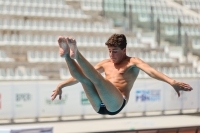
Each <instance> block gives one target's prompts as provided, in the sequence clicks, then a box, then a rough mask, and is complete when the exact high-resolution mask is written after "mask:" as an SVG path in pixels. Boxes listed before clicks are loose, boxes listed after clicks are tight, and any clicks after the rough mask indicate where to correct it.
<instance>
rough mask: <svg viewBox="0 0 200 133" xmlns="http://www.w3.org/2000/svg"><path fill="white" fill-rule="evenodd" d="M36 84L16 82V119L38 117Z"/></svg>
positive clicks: (14, 94)
mask: <svg viewBox="0 0 200 133" xmlns="http://www.w3.org/2000/svg"><path fill="white" fill-rule="evenodd" d="M36 88H37V86H36V83H35V82H23V83H21V82H14V83H13V88H12V92H13V93H12V95H13V96H12V97H13V110H14V112H13V115H14V118H35V117H37V104H36V103H37V93H36Z"/></svg>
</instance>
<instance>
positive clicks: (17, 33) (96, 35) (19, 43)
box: [0, 0, 200, 80]
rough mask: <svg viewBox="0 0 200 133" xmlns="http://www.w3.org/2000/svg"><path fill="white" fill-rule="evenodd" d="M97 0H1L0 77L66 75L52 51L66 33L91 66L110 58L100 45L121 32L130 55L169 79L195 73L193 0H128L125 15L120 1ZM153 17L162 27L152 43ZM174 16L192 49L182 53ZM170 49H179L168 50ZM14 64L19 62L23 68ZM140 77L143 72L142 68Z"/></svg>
mask: <svg viewBox="0 0 200 133" xmlns="http://www.w3.org/2000/svg"><path fill="white" fill-rule="evenodd" d="M102 2H103V0H75V1H72V0H66V1H64V0H58V1H55V0H42V1H39V0H33V1H32V0H28V1H23V0H8V1H0V48H1V51H0V62H3V64H1V65H0V68H1V78H0V79H1V80H5V79H6V80H34V79H35V80H36V79H42V80H58V79H65V78H67V77H69V76H70V74H69V72H68V70H67V68H66V65H65V62H64V59H62V58H60V57H59V54H58V51H57V50H55V48H56V47H57V37H58V36H59V35H66V33H67V35H72V36H74V37H75V38H76V39H77V43H78V45H79V49H80V51H81V52H82V54H83V55H84V56H85V57H86V58H87V59H88V60H89V61H90V62H91V63H92V64H93V65H94V64H96V63H97V62H99V61H101V60H103V59H105V58H108V57H109V56H108V53H107V50H106V47H105V44H104V43H105V42H106V40H107V39H108V37H109V36H110V35H111V34H113V33H124V34H125V35H126V36H127V42H128V50H127V53H128V55H129V56H135V57H139V58H141V59H143V60H144V61H146V62H148V63H150V65H152V66H153V67H155V68H157V69H158V70H160V71H162V72H164V73H166V74H169V76H172V77H182V78H185V77H199V70H200V68H199V56H198V54H196V53H198V52H196V53H195V52H193V49H195V50H198V49H199V47H200V45H199V42H200V41H199V39H198V36H199V35H200V32H199V27H198V24H199V22H200V18H199V14H198V11H196V12H195V13H193V12H194V10H197V8H195V7H194V6H192V5H194V3H195V2H196V5H198V4H197V3H198V2H197V1H187V0H176V1H173V0H170V1H166V0H150V1H148V2H147V1H144V0H127V1H126V3H125V6H126V14H127V15H126V17H124V16H123V13H124V8H123V7H124V1H119V0H118V1H112V0H104V5H103V4H102ZM102 5H103V6H102ZM130 5H131V6H132V8H131V9H130V8H129V7H130ZM77 7H79V8H77ZM103 11H104V12H105V15H104V16H103V15H102V12H103ZM130 11H131V12H132V14H133V21H132V23H133V27H132V29H131V31H129V30H128V28H129V27H127V26H125V25H127V24H128V17H127V16H128V14H129V13H130ZM152 13H153V18H152ZM191 13H192V15H191ZM117 18H118V19H117ZM122 18H123V19H122ZM157 19H159V20H160V22H161V25H162V26H161V36H162V39H161V42H160V44H158V43H157V42H156V39H157V38H156V31H152V29H151V26H150V23H151V22H152V21H153V22H154V24H153V25H154V30H155V26H156V25H157V24H156V22H157ZM178 20H180V21H181V24H182V27H181V32H180V33H181V35H182V36H184V35H185V33H186V32H187V35H188V36H189V38H190V41H189V44H190V45H191V47H190V49H189V52H187V53H186V55H184V49H183V47H182V46H179V45H178V46H177V44H176V41H177V39H176V37H173V36H177V35H178V30H179V29H178V26H177V22H178ZM123 21H124V22H123ZM72 27H73V28H72ZM182 44H183V38H182ZM174 47H175V49H176V48H177V49H178V51H179V52H177V51H176V50H174V52H173V49H174ZM49 64H51V65H49ZM8 65H9V66H12V67H10V68H9V67H7V66H8ZM18 66H22V67H23V71H22V70H21V69H18ZM44 66H48V69H45V67H44ZM65 69H66V70H65ZM139 78H148V76H147V75H146V74H145V73H143V72H141V73H140V75H139Z"/></svg>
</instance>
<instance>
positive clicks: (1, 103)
mask: <svg viewBox="0 0 200 133" xmlns="http://www.w3.org/2000/svg"><path fill="white" fill-rule="evenodd" d="M11 87H12V84H10V82H5V83H3V82H1V83H0V119H12V118H13V117H12V111H13V110H12V106H13V104H12V102H13V97H12V93H11Z"/></svg>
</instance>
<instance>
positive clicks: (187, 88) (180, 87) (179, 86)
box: [172, 80, 193, 97]
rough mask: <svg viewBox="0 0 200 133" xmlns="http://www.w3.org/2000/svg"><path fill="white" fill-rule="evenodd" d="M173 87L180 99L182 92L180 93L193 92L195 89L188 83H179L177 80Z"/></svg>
mask: <svg viewBox="0 0 200 133" xmlns="http://www.w3.org/2000/svg"><path fill="white" fill-rule="evenodd" d="M172 87H173V88H174V89H175V91H176V92H177V94H178V97H180V92H179V91H191V90H193V88H192V87H191V86H190V85H189V84H186V83H183V82H177V81H175V80H174V82H173V84H172Z"/></svg>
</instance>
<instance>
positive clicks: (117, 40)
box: [105, 34, 127, 49]
mask: <svg viewBox="0 0 200 133" xmlns="http://www.w3.org/2000/svg"><path fill="white" fill-rule="evenodd" d="M105 44H106V45H107V46H108V47H119V48H120V49H124V48H126V45H127V42H126V37H125V35H124V34H113V35H112V36H111V37H110V38H109V39H108V41H107V42H106V43H105Z"/></svg>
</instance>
